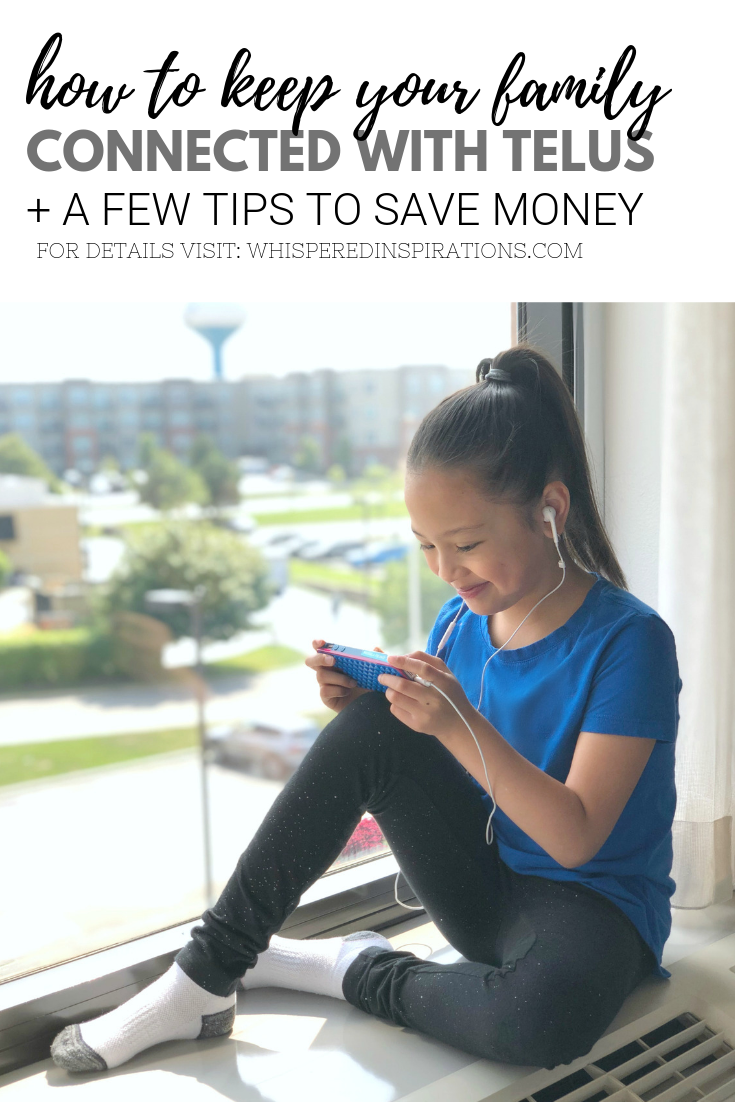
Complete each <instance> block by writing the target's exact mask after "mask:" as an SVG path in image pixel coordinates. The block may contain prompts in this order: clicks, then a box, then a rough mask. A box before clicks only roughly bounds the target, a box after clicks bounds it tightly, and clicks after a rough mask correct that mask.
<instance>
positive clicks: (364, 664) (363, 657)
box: [318, 643, 413, 693]
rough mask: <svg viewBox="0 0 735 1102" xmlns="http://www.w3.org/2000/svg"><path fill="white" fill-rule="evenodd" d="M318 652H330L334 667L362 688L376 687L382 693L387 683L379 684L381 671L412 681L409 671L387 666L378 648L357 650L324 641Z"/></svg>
mask: <svg viewBox="0 0 735 1102" xmlns="http://www.w3.org/2000/svg"><path fill="white" fill-rule="evenodd" d="M318 650H319V654H331V655H332V657H333V658H334V668H335V669H338V670H340V671H341V672H342V673H346V674H347V675H348V676H349V677H352V678H353V679H354V680H355V681H356V682H357V684H358V685H359V686H360V687H361V688H362V689H377V690H378V692H380V693H384V692H385V690H386V688H387V685H381V684H380V682H379V681H378V677H379V676H380V674H381V673H390V674H393V676H394V677H405V678H406V680H407V681H413V677H412V675H411V674H410V673H406V672H405V670H397V669H396V668H395V666H389V665H388V663H387V662H386V660H385V655H384V654H382V653H381V652H380V651H379V650H357V648H356V647H343V646H339V645H338V644H337V643H325V644H324V646H323V647H319V648H318Z"/></svg>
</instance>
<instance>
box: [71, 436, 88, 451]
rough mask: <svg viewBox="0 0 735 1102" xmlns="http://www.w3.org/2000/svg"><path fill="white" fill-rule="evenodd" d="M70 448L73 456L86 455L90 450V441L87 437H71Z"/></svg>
mask: <svg viewBox="0 0 735 1102" xmlns="http://www.w3.org/2000/svg"><path fill="white" fill-rule="evenodd" d="M71 447H72V451H73V452H74V454H75V455H87V454H88V453H89V452H91V450H92V440H91V438H90V437H89V436H73V437H72V440H71Z"/></svg>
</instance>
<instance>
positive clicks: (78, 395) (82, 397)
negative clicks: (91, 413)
mask: <svg viewBox="0 0 735 1102" xmlns="http://www.w3.org/2000/svg"><path fill="white" fill-rule="evenodd" d="M67 397H68V399H69V404H70V405H72V406H86V405H87V403H88V401H89V387H87V386H70V387H69V389H68V390H67Z"/></svg>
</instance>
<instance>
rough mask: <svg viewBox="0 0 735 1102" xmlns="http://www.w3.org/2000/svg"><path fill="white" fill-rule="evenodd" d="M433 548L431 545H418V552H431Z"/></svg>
mask: <svg viewBox="0 0 735 1102" xmlns="http://www.w3.org/2000/svg"><path fill="white" fill-rule="evenodd" d="M433 546H434V545H433V544H432V543H420V544H419V550H420V551H431V550H432V548H433Z"/></svg>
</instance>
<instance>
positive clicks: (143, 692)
mask: <svg viewBox="0 0 735 1102" xmlns="http://www.w3.org/2000/svg"><path fill="white" fill-rule="evenodd" d="M209 691H210V695H209V698H208V700H207V704H206V717H207V723H208V724H213V723H229V722H234V721H237V720H241V719H245V718H247V717H248V716H249V715H250V714H253V713H256V712H257V714H258V715H262V714H263V712H264V711H265V712H267V710H268V709H269V708H271V707H272V708H273V710H274V712H275V713H277V714H279V715H282V714H283V713H284V712H289V713H294V712H295V713H297V714H302V713H304V712H319V711H321V710H322V709H323V707H324V705H323V704H322V702H321V700H320V699H319V693H318V691H317V685H316V679H315V677H314V674H313V673H312V671H311V670H309V669H307V667H306V666H300V665H299V666H289V667H288V668H286V669H283V670H272V671H271V672H269V673H262V674H257V675H256V676H253V677H252V678H245V677H243V675H242V674H234V675H233V676H232V677H229V676H222V677H217V678H216V679H213V680H212V681H211V682H210V683H209ZM196 722H197V712H196V702H195V700H194V698H193V696H192V695H191V694H190V693H187V691H186V690H185V689H181V688H178V687H177V686H165V685H125V686H119V687H118V686H114V687H111V686H104V687H101V688H94V689H86V690H84V691H82V692H78V693H73V694H72V693H68V694H67V693H57V692H52V691H49V692H47V693H37V694H35V695H34V696H33V697H11V698H8V697H6V698H5V699H4V700H2V701H0V746H13V745H19V744H22V743H30V742H51V741H56V740H58V739H70V738H84V737H85V735H86V736H90V735H119V734H128V733H133V732H135V731H161V730H166V729H169V728H175V727H194V726H196Z"/></svg>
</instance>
